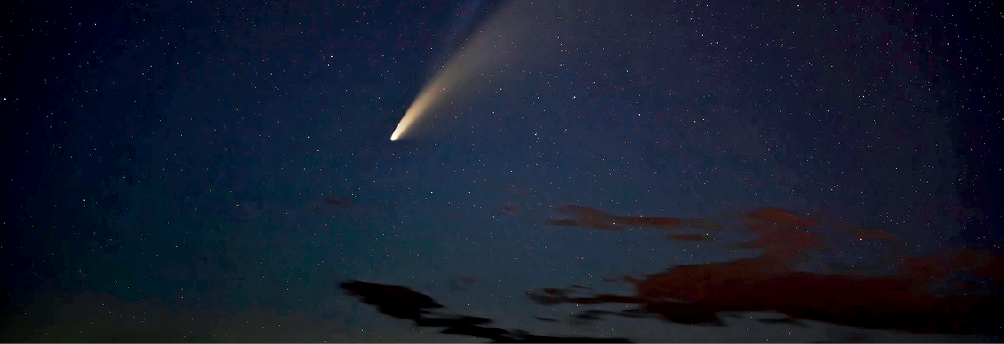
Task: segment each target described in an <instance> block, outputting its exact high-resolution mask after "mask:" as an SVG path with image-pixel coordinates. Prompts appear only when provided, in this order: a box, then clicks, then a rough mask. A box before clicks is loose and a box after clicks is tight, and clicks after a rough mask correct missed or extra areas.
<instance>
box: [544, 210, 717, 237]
mask: <svg viewBox="0 0 1004 344" xmlns="http://www.w3.org/2000/svg"><path fill="white" fill-rule="evenodd" d="M557 212H558V213H559V214H564V215H568V216H570V218H565V219H547V220H544V224H547V225H552V226H575V227H586V228H594V229H603V230H609V231H622V230H625V228H633V227H645V228H661V229H674V228H698V229H704V230H721V226H720V225H718V224H717V223H714V222H712V221H708V220H704V219H679V218H672V217H631V216H618V215H616V214H613V213H609V212H606V211H603V210H599V209H593V208H588V207H583V206H579V205H566V206H563V207H560V208H558V209H557ZM685 239H686V238H685Z"/></svg>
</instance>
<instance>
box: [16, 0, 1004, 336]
mask: <svg viewBox="0 0 1004 344" xmlns="http://www.w3.org/2000/svg"><path fill="white" fill-rule="evenodd" d="M506 8H509V9H514V8H515V9H517V10H518V11H519V13H520V15H519V16H516V17H505V16H501V15H498V13H503V12H504V11H503V9H506ZM5 12H6V13H7V14H8V15H9V20H5V21H4V22H6V23H5V24H4V27H5V29H4V30H3V34H2V35H0V36H2V39H3V42H2V44H0V49H2V52H3V56H2V57H0V59H2V62H3V63H2V65H3V67H2V70H3V75H4V76H5V80H6V81H7V85H8V86H7V87H5V88H4V90H3V94H2V97H3V100H2V102H0V104H2V105H0V106H2V109H3V110H4V113H5V114H6V115H5V116H4V124H3V128H4V130H3V137H4V139H3V140H4V141H3V148H2V149H0V152H2V154H3V158H4V160H5V161H7V165H6V166H7V168H6V169H4V171H5V176H4V178H3V180H2V187H3V190H4V197H3V203H2V209H3V213H4V220H3V227H4V230H5V233H10V234H8V235H7V239H6V240H4V242H3V244H2V245H0V254H2V256H0V257H2V260H3V262H4V263H3V272H4V277H5V281H7V282H5V284H4V292H5V295H4V297H5V298H4V300H5V304H4V308H3V309H4V314H3V316H4V317H5V319H7V320H5V321H3V322H4V323H7V324H17V327H14V325H10V326H5V328H4V330H3V331H2V332H3V335H4V336H5V337H4V338H6V339H8V340H14V341H35V340H44V341H58V340H71V341H92V340H97V341H108V340H113V339H115V338H126V340H135V341H150V340H159V341H188V340H214V341H226V340H236V341H260V340H266V338H268V339H269V340H271V339H275V340H282V341H319V340H329V341H467V340H472V339H471V338H469V337H464V336H455V335H443V334H438V333H437V332H438V330H434V329H433V330H430V329H422V328H421V327H414V326H412V325H410V324H409V323H408V322H406V321H398V320H396V319H391V318H389V317H386V316H384V315H381V314H379V313H378V312H377V311H376V310H375V309H374V308H371V307H370V306H368V305H365V304H363V303H360V302H358V301H357V300H356V299H354V298H352V297H350V296H348V295H346V294H345V293H344V292H343V291H342V290H341V289H339V283H341V282H343V281H347V280H364V281H372V282H378V283H387V284H396V285H403V286H408V287H409V288H412V289H415V290H418V291H420V292H422V293H425V294H428V295H431V296H432V297H434V298H435V299H436V300H438V301H439V302H440V303H442V304H444V305H446V306H447V308H449V309H450V311H451V312H454V313H457V314H466V315H472V316H480V317H486V318H491V319H493V320H495V321H496V326H498V327H501V328H509V329H513V328H520V329H523V330H527V331H530V332H533V333H539V334H548V335H579V336H600V337H625V338H629V339H631V340H661V341H677V340H683V341H735V340H740V341H754V340H764V339H769V340H771V341H775V340H794V341H815V340H839V341H846V340H851V339H853V338H854V337H853V335H860V336H866V337H867V338H868V339H870V340H911V341H913V340H917V341H926V340H979V338H981V337H919V336H912V335H906V334H902V333H896V332H882V331H877V330H852V329H848V328H846V327H835V326H831V325H824V324H822V323H817V322H813V323H811V325H809V326H803V327H797V326H789V325H764V324H760V323H756V322H753V323H752V325H750V324H747V323H744V322H742V321H740V320H727V321H726V325H727V326H725V327H724V329H722V328H713V327H706V326H691V325H681V324H677V323H672V322H663V321H658V320H652V319H629V318H623V319H620V318H617V319H609V320H608V322H600V323H594V324H590V325H588V326H584V325H576V324H573V323H564V322H558V323H557V324H552V323H550V322H541V321H540V320H538V319H535V318H534V316H541V317H547V318H561V317H562V316H565V317H567V314H568V311H567V308H561V307H559V306H541V305H537V304H534V302H533V301H532V300H530V299H528V298H527V297H526V291H527V290H531V289H535V288H546V287H562V286H569V285H582V286H588V287H590V288H593V289H594V290H598V291H602V292H610V293H630V292H632V291H634V288H633V287H632V286H631V285H630V284H625V283H609V282H604V281H603V280H602V279H603V278H607V277H613V278H615V279H617V278H619V276H624V275H631V276H635V277H641V276H645V275H646V274H654V273H657V272H660V271H664V270H666V269H668V268H671V267H673V266H678V265H690V264H704V263H709V262H717V263H722V262H730V261H735V260H737V259H746V258H751V257H756V256H757V255H758V254H760V253H758V251H756V250H754V249H749V248H741V247H740V246H739V245H740V244H741V243H742V242H744V241H745V242H749V240H752V239H751V238H755V237H756V235H755V234H752V233H750V232H749V231H747V230H746V227H745V224H744V222H743V219H744V217H743V216H744V214H749V213H751V212H753V211H756V210H758V209H765V208H778V209H783V210H785V211H788V212H791V213H794V214H798V215H799V216H804V217H811V218H814V219H817V220H819V221H820V225H819V226H818V227H815V228H814V229H813V232H814V233H816V234H819V235H822V236H824V237H839V235H838V234H836V233H842V232H841V231H842V230H845V229H846V228H850V227H854V228H868V229H882V230H883V231H886V232H889V233H893V234H894V235H895V236H896V237H897V238H899V240H902V241H903V242H906V243H907V245H906V248H902V251H898V252H900V253H902V254H934V253H936V252H940V251H942V250H946V249H950V248H958V247H966V248H971V249H989V250H995V251H997V252H999V250H1000V247H999V242H1000V240H1001V234H1000V231H999V230H998V229H999V228H1000V225H1001V223H1002V222H1001V219H1002V217H1001V216H1002V215H1001V214H1002V213H1001V211H1000V209H999V205H1000V201H1001V199H1000V197H1001V196H1000V194H1001V193H1000V190H1001V184H1000V180H1001V179H1000V177H1002V176H1001V165H1000V162H999V159H997V158H996V154H997V151H998V150H999V147H1000V144H999V143H1000V139H999V137H1000V130H1001V125H1002V123H1004V118H1002V117H1001V114H1000V111H999V109H1000V105H1001V104H1000V101H999V99H998V98H999V94H1000V88H999V81H998V77H997V76H998V75H999V74H998V71H999V68H998V66H999V65H1000V61H999V55H995V54H996V53H993V52H992V50H991V48H992V47H993V45H994V44H993V43H994V42H996V38H995V37H996V35H995V33H994V32H996V31H997V30H996V29H995V27H996V26H997V24H1000V23H999V22H1000V16H999V14H1000V9H998V8H993V7H992V5H988V4H985V3H952V4H934V3H928V2H920V3H901V2H885V1H881V2H855V1H850V2H838V3H835V4H806V3H799V2H790V1H781V2H771V3H769V4H768V3H745V2H690V1H675V2H669V1H633V2H614V1H574V2H569V1H553V2H551V1H537V2H533V3H531V2H524V1H515V2H499V1H487V0H486V1H476V0H473V1H466V2H456V3H450V2H431V3H427V2H423V1H410V2H385V1H358V2H293V3H287V2H282V3H272V2H264V3H256V4H245V5H238V4H234V3H230V4H228V3H223V2H217V3H214V2H171V1H164V2H156V1H136V2H100V3H94V4H91V3H88V4H86V5H85V4H83V3H80V4H76V3H62V2H57V3H52V4H46V5H41V4H29V3H17V4H15V5H10V6H9V8H8V10H7V11H5ZM517 19H518V21H519V23H518V25H517V24H516V23H512V24H510V23H508V22H506V21H510V20H512V21H515V20H517ZM493 20H494V23H496V24H497V25H498V26H496V28H497V27H501V28H504V30H501V31H498V32H499V33H502V34H512V33H513V32H516V33H518V34H514V36H513V37H515V38H514V40H513V45H512V46H511V47H509V48H508V50H507V53H506V55H504V56H505V58H504V59H502V58H501V57H500V56H503V55H499V54H498V53H490V52H485V53H484V54H485V55H486V56H489V57H487V58H492V59H498V60H491V61H488V62H489V63H487V64H486V65H489V66H490V68H488V67H486V69H485V70H484V71H483V72H484V73H486V74H490V75H491V77H486V78H480V79H475V81H474V82H472V83H471V84H469V85H466V87H464V88H463V90H462V92H460V93H457V94H456V95H455V96H454V97H453V98H450V99H446V103H445V104H447V105H445V106H441V107H439V108H437V109H434V116H435V117H436V118H435V119H432V120H430V121H429V125H430V126H432V127H434V129H432V130H426V131H423V132H421V133H419V134H416V135H415V136H414V137H409V138H408V139H405V140H399V141H393V142H392V141H390V140H388V138H389V137H390V134H391V132H392V131H393V130H394V128H395V127H396V125H397V123H398V121H399V120H400V119H401V117H402V116H403V115H404V113H405V110H406V109H407V108H408V106H409V105H411V103H412V101H413V100H414V99H415V97H416V96H417V95H418V94H419V92H420V91H421V90H422V87H423V85H425V84H426V83H427V82H429V80H430V78H432V76H433V75H434V74H435V72H436V71H437V70H440V69H442V68H444V66H446V65H447V64H448V63H449V56H451V54H455V53H457V52H458V51H459V49H460V47H464V46H465V44H468V43H469V42H470V41H471V40H473V39H474V38H475V37H478V35H479V34H480V35H486V33H485V32H487V35H491V34H496V33H497V32H496V31H492V30H493V29H490V28H492V26H491V23H493ZM500 21H501V22H500ZM473 53H478V52H473ZM473 53H472V54H473ZM486 80H490V82H487V81H486ZM326 200H327V201H326ZM568 205H574V206H581V207H586V208H590V209H599V210H602V211H603V212H607V213H609V214H616V215H617V216H620V217H616V218H615V219H614V220H610V221H614V222H617V221H621V222H623V221H627V220H625V219H628V218H633V217H671V218H683V219H693V218H701V219H706V220H708V221H712V222H715V223H718V224H719V225H720V227H721V229H720V230H719V231H716V232H714V233H712V235H711V237H712V240H710V241H708V242H691V241H687V240H676V241H673V240H666V237H665V235H664V234H662V233H660V232H649V231H642V230H635V231H631V232H630V233H628V232H626V231H621V232H610V231H595V232H592V233H591V232H590V231H589V230H587V229H596V228H577V227H576V226H574V225H573V226H561V225H555V222H548V221H547V220H548V219H555V218H562V216H563V215H562V214H561V213H560V211H559V210H561V209H568V208H566V206H568ZM597 216H599V215H597ZM590 219H592V220H596V218H590ZM603 219H604V220H603V221H607V220H609V219H610V218H608V217H603ZM588 221H589V219H585V220H581V221H580V222H577V224H578V225H580V226H579V227H591V226H589V225H588V223H587V222H588ZM592 227H596V226H595V223H594V226H592ZM686 230H690V231H691V232H687V231H686ZM686 230H684V231H682V232H681V233H683V234H693V233H692V232H693V230H694V228H689V229H686ZM761 235H765V234H761ZM832 240H834V243H836V246H837V247H836V248H831V249H829V250H826V251H825V252H823V253H820V254H819V255H815V256H813V255H810V256H811V257H813V259H819V260H817V261H811V262H809V263H806V264H805V265H804V266H801V267H800V268H799V269H800V270H804V271H811V272H814V273H824V271H822V270H819V269H821V268H819V267H820V266H824V265H825V264H827V262H831V263H832V262H837V263H840V264H846V265H867V264H866V262H870V261H879V262H880V263H877V264H879V265H882V263H881V262H882V261H883V260H882V259H887V258H888V257H885V256H883V254H885V253H888V252H886V250H885V249H876V248H875V247H874V246H868V245H865V246H862V245H857V244H854V243H853V240H850V241H848V240H844V241H841V239H832ZM873 265H874V264H873ZM887 265H888V264H887ZM878 269H879V270H881V268H878ZM618 282H619V280H618ZM979 283H982V284H983V285H984V286H983V287H982V288H981V289H978V291H979V292H983V293H989V294H990V295H994V296H996V295H997V291H998V290H999V287H998V286H997V284H996V280H993V279H992V280H990V281H989V282H988V281H986V280H981V281H980V282H979ZM974 293H976V292H975V291H974ZM52 300H59V301H58V302H59V304H60V305H62V306H57V307H56V309H55V310H53V309H52V307H50V306H48V305H50V304H52V302H53V301H52ZM109 305H113V306H109ZM102 307H105V308H107V307H112V308H113V309H110V310H108V309H105V308H102ZM573 307H574V306H573ZM106 310H107V312H106ZM789 315H790V314H789ZM792 316H793V315H792ZM74 319H95V320H94V321H98V322H103V323H107V322H117V321H121V323H119V324H118V325H102V326H104V327H102V326H97V327H92V326H87V325H85V324H84V323H85V321H83V320H74ZM115 319H119V320H115ZM124 319H128V320H124ZM137 319H139V320H137ZM179 319H202V320H199V321H195V320H191V323H185V322H184V321H182V320H179ZM220 319H227V320H220ZM561 319H564V318H561ZM750 321H752V320H750ZM158 323H170V324H172V325H157V326H155V325H151V324H158ZM250 323H256V324H258V325H256V326H257V327H255V326H252V327H254V328H253V329H252V328H250V327H248V326H250V325H248V324H250ZM280 324H281V325H282V326H279V325H280ZM749 326H754V328H753V329H752V330H751V329H749ZM608 328H610V329H608ZM81 331H82V332H81ZM664 331H675V332H673V333H676V334H675V335H663V333H665V332H664ZM869 331H870V332H869ZM998 334H999V333H998ZM848 336H851V337H848ZM897 336H903V337H897ZM849 338H850V339H849ZM932 338H933V339H932ZM974 338H975V339H974Z"/></svg>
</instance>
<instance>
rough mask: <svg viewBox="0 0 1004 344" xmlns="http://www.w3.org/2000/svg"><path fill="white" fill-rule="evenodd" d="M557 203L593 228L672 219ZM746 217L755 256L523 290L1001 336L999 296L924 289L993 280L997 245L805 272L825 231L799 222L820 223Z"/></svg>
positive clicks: (693, 319)
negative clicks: (876, 271)
mask: <svg viewBox="0 0 1004 344" xmlns="http://www.w3.org/2000/svg"><path fill="white" fill-rule="evenodd" d="M564 209H565V211H566V212H569V213H572V214H573V215H577V218H575V219H566V220H551V221H553V222H561V224H562V225H573V226H583V227H591V228H601V229H607V228H609V227H613V228H620V226H621V225H623V226H628V225H638V226H641V225H659V224H666V223H671V224H674V225H675V224H678V223H679V222H672V221H666V220H654V221H652V222H648V221H643V220H637V221H625V220H624V218H622V217H618V216H615V215H611V214H609V213H605V212H602V211H599V210H595V209H589V208H585V207H579V206H569V207H566V208H564ZM745 219H746V220H747V222H748V223H747V224H748V229H749V231H751V232H753V233H756V234H757V239H756V240H755V241H753V242H750V243H747V244H746V245H745V247H748V248H756V249H762V250H763V251H762V252H763V253H762V254H761V255H760V256H759V257H757V258H752V259H742V260H738V261H733V262H728V263H711V264H702V265H688V266H674V267H672V268H669V269H668V270H666V271H665V272H663V273H659V274H655V275H650V276H647V277H645V278H642V279H636V278H632V277H626V278H625V281H627V282H629V283H631V284H633V285H634V286H635V289H636V293H635V295H609V294H606V295H588V293H584V292H583V291H582V290H581V289H559V288H550V289H544V290H543V291H541V292H530V293H528V296H529V297H530V298H531V299H533V300H534V301H537V302H538V303H542V304H558V303H576V304H597V303H622V304H636V305H638V308H637V309H634V310H629V311H625V312H622V313H624V314H619V313H618V315H622V316H632V317H637V314H638V313H648V314H653V315H657V316H659V317H661V318H662V319H664V320H667V321H671V322H677V323H684V324H718V325H721V324H722V323H721V321H720V320H719V318H718V313H721V312H762V311H773V312H779V313H782V314H785V315H786V316H787V317H788V318H785V319H786V323H787V322H792V321H797V319H809V320H817V321H824V322H829V323H833V324H840V325H847V326H856V327H862V328H874V329H891V330H902V331H908V332H914V333H952V334H964V333H966V334H968V333H977V334H992V335H1001V334H1004V329H1002V327H1001V325H1000V324H1002V323H1004V315H1002V313H1001V311H1000V309H1001V307H1004V298H1001V297H999V296H996V294H995V293H992V295H994V296H979V295H971V294H960V295H943V294H937V293H934V292H932V291H931V290H930V288H929V286H930V285H931V283H933V282H944V283H945V284H946V285H956V286H965V287H966V289H965V291H972V290H973V289H974V288H978V285H975V284H974V283H973V282H965V283H963V282H952V283H948V282H949V281H948V279H949V278H950V277H952V276H956V275H955V273H956V272H959V271H970V272H972V274H974V275H976V276H977V277H981V278H989V279H993V280H999V279H1001V278H1002V277H1004V263H1002V260H1001V256H1000V255H998V254H996V253H993V252H989V251H971V250H963V249H954V250H948V251H946V252H944V253H942V254H938V255H934V256H909V255H903V254H901V255H899V256H897V257H896V261H895V263H896V267H897V269H896V273H895V274H893V275H890V276H865V275H852V274H822V273H814V272H804V271H797V270H795V268H794V265H795V264H796V263H797V262H799V261H802V260H804V259H807V256H806V255H805V251H807V250H824V249H827V247H826V246H825V241H824V240H823V237H821V236H820V235H818V234H816V233H813V232H810V231H808V230H807V229H809V228H813V227H817V226H819V222H818V221H817V220H814V219H811V218H807V217H803V216H799V215H797V214H794V213H791V212H787V211H783V210H779V209H762V210H758V211H756V212H753V213H750V214H748V215H746V216H745ZM848 233H849V234H851V235H853V236H856V237H859V238H861V239H868V240H884V241H887V242H889V243H897V244H899V243H901V241H899V239H898V238H896V237H895V236H894V235H892V233H890V232H887V231H884V230H864V229H853V230H849V231H848ZM674 238H675V239H677V240H680V239H681V238H683V239H696V237H695V236H674ZM608 313H610V312H608Z"/></svg>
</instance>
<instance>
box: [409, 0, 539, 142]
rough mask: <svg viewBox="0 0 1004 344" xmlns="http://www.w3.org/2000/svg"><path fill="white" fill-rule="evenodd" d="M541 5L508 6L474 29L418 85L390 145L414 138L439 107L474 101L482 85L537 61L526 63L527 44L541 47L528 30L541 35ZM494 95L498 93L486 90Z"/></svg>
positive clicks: (517, 3)
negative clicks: (463, 42) (419, 86)
mask: <svg viewBox="0 0 1004 344" xmlns="http://www.w3.org/2000/svg"><path fill="white" fill-rule="evenodd" d="M542 6H543V5H539V4H538V5H535V4H534V2H532V1H520V0H514V1H510V2H509V3H508V4H507V5H506V6H504V7H503V8H501V9H500V10H499V11H498V12H496V13H495V14H493V15H491V16H490V17H489V19H488V20H486V21H485V22H484V23H482V24H481V25H480V26H479V27H478V28H476V29H475V30H474V31H473V32H472V33H471V35H470V36H469V37H468V38H467V40H466V43H465V44H464V45H463V46H461V47H460V49H458V50H457V52H456V53H455V54H453V55H452V56H451V57H450V58H449V59H448V60H447V61H446V63H445V64H444V65H443V66H442V67H441V68H440V69H439V70H438V71H436V73H435V74H433V76H432V78H431V79H429V81H428V82H426V84H425V85H423V86H422V90H421V91H420V92H419V93H418V96H417V97H415V100H414V101H413V102H412V103H411V106H409V107H408V109H407V110H406V111H405V113H404V117H402V118H401V121H400V122H399V123H398V124H397V128H395V129H394V133H392V134H391V136H390V140H391V141H397V140H400V139H403V138H407V137H409V136H412V135H414V131H415V130H416V127H419V126H420V125H419V124H422V123H423V122H426V121H428V119H427V117H430V116H431V117H435V115H434V113H436V111H437V110H443V106H444V105H451V106H454V107H458V106H460V105H462V104H461V103H464V102H470V101H473V100H476V99H478V98H477V97H478V95H483V94H485V93H484V92H482V91H485V90H486V89H487V86H495V84H497V83H498V82H501V81H503V80H502V78H503V76H505V77H509V76H510V75H513V74H514V73H513V72H507V71H509V70H513V69H515V68H514V67H515V65H516V64H518V63H519V62H531V61H540V59H539V57H540V56H536V57H537V60H534V59H533V58H529V57H530V56H528V54H529V53H530V52H532V51H535V50H536V49H530V48H529V47H530V45H529V44H532V45H540V44H547V43H548V42H539V39H538V41H534V40H533V39H534V38H533V37H534V36H535V35H533V34H532V32H533V31H540V30H545V28H543V27H541V25H540V24H539V18H538V17H537V15H538V14H539V13H548V11H547V10H544V9H542V8H541V7H542ZM492 91H494V92H498V91H499V89H498V88H494V89H492Z"/></svg>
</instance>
